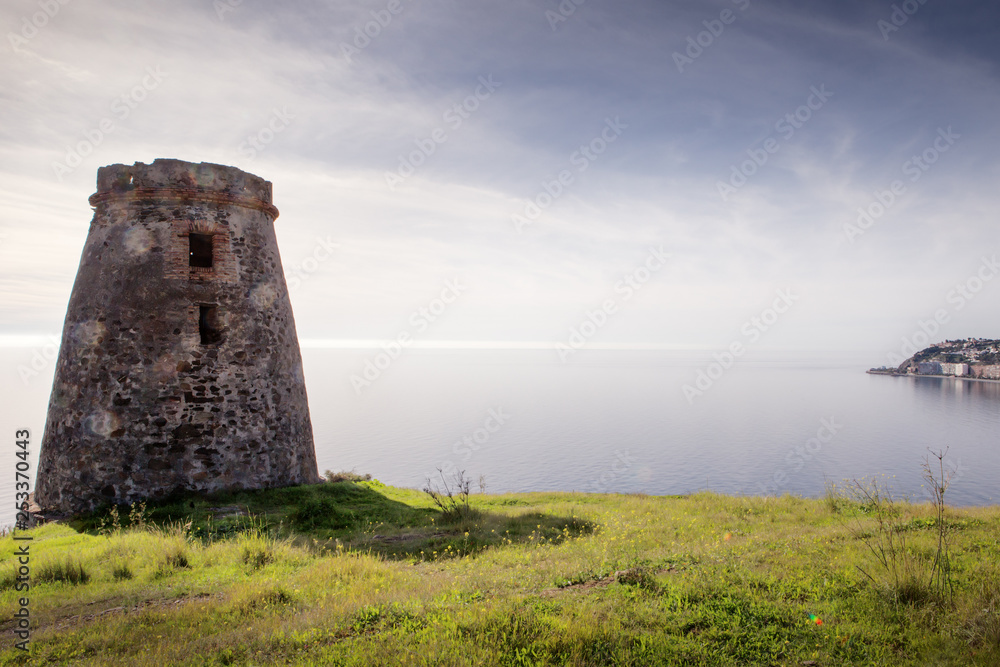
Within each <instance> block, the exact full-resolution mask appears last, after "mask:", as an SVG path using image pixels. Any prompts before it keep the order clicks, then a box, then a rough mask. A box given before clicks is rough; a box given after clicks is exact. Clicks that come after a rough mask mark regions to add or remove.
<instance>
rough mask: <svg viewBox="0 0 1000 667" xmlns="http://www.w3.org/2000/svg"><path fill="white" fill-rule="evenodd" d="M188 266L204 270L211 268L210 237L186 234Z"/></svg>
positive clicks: (207, 235) (209, 235)
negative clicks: (188, 248)
mask: <svg viewBox="0 0 1000 667" xmlns="http://www.w3.org/2000/svg"><path fill="white" fill-rule="evenodd" d="M188 241H189V243H190V255H189V256H190V258H191V259H190V264H191V266H198V267H201V268H204V269H208V268H211V266H212V235H211V234H188Z"/></svg>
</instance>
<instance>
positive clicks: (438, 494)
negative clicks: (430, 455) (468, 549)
mask: <svg viewBox="0 0 1000 667" xmlns="http://www.w3.org/2000/svg"><path fill="white" fill-rule="evenodd" d="M438 475H440V476H441V486H440V487H438V485H437V483H436V482H432V481H431V478H430V477H428V478H427V484H426V485H425V486H424V493H426V494H427V495H428V496H430V497H431V501H432V502H433V503H434V504H435V505H437V507H438V509H440V510H441V518H442V519H444V520H445V521H446V522H448V523H457V522H459V521H463V520H465V519H472V518H475V517H476V516H478V514H479V513H478V512H477V511H476V510H474V509H472V507H471V506H470V505H469V493H470V487H471V486H472V480H470V479H468V478H467V477H466V476H465V471H464V470H459V471H458V472H457V473H455V476H454V478H453V479H452V483H451V484H449V483H448V480H446V479H445V477H444V471H443V470H442V469H441V468H438ZM452 485H454V488H452Z"/></svg>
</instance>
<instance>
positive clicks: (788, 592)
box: [0, 481, 1000, 667]
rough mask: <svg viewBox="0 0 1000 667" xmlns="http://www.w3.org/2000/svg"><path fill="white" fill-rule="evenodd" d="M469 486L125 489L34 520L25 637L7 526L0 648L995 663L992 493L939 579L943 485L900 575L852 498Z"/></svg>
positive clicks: (247, 658)
mask: <svg viewBox="0 0 1000 667" xmlns="http://www.w3.org/2000/svg"><path fill="white" fill-rule="evenodd" d="M472 507H473V508H474V509H475V510H476V511H475V514H474V515H473V516H472V517H470V518H468V519H466V520H464V521H461V522H459V523H446V522H442V521H441V515H440V513H439V512H438V511H437V510H435V509H434V508H433V506H432V505H431V503H430V501H429V499H428V498H427V496H426V495H425V494H423V493H420V492H417V491H413V490H407V489H397V488H392V487H387V486H384V485H382V484H381V483H379V482H377V481H341V482H335V483H324V484H319V485H315V486H307V487H296V488H289V489H277V490H270V491H265V492H259V493H239V494H229V495H222V496H214V497H209V498H204V497H195V496H191V497H179V498H174V499H171V500H170V501H168V502H165V503H162V504H158V505H156V506H150V508H149V510H150V511H149V513H148V514H149V516H150V519H149V520H148V521H145V522H144V521H142V520H138V519H136V514H135V512H133V519H135V523H136V524H137V525H135V526H131V527H130V526H128V525H127V524H128V523H129V522H128V514H129V512H128V509H127V508H125V509H124V510H123V511H119V516H120V517H121V520H120V522H119V526H118V527H114V526H109V525H107V524H108V522H107V521H106V522H105V524H106V525H105V527H104V530H103V532H102V533H100V534H98V532H97V530H98V528H99V526H100V519H101V516H100V515H95V516H91V517H87V518H84V519H82V520H79V521H77V522H75V523H74V524H73V525H71V526H70V525H48V526H43V527H41V528H37V529H35V530H33V531H31V533H32V534H33V536H34V540H33V541H32V543H31V558H32V560H31V568H32V575H33V581H32V590H31V593H30V599H31V603H30V608H31V614H32V621H33V626H34V628H33V635H32V652H31V656H30V659H29V658H28V657H26V656H24V655H22V654H21V652H18V651H16V650H14V649H13V648H12V645H13V635H12V634H11V632H10V630H11V629H12V627H13V622H12V621H11V620H6V619H10V618H11V613H8V612H12V610H13V609H14V606H15V602H16V600H17V598H18V597H20V596H22V595H23V593H17V592H15V591H14V590H13V583H14V579H13V574H12V572H13V563H12V558H11V554H12V553H13V551H14V543H13V541H12V539H11V538H10V537H5V538H2V539H0V559H2V563H0V604H2V606H3V610H4V611H3V616H2V618H0V625H2V626H3V628H2V629H3V632H2V636H4V637H7V640H6V641H5V642H4V644H3V645H2V648H3V652H2V653H0V664H4V665H6V664H11V665H15V664H109V665H165V664H171V665H173V664H192V665H196V664H197V665H205V664H207V665H240V664H254V665H265V664H306V665H308V664H316V665H320V664H335V665H395V664H413V665H607V664H615V665H768V666H770V665H790V666H791V665H801V664H803V663H806V662H807V661H815V662H814V664H816V665H820V666H823V667H827V666H832V665H996V664H1000V508H970V509H961V510H956V509H950V510H949V520H950V521H952V522H954V524H955V526H956V528H955V530H953V532H952V534H951V541H952V544H951V557H952V574H953V577H954V585H955V596H954V599H953V600H951V601H947V600H942V599H939V598H937V597H936V596H935V595H934V593H933V590H932V589H931V588H930V587H929V585H928V584H927V582H925V581H922V580H921V576H922V573H924V572H929V567H930V563H931V562H932V561H933V558H934V546H935V544H936V532H935V526H936V521H935V514H934V511H933V508H932V507H931V506H930V505H912V504H902V505H900V506H899V507H900V508H901V512H902V516H900V517H899V525H900V526H901V527H902V530H905V532H906V545H907V550H908V551H907V554H906V556H907V558H908V559H909V560H908V563H909V567H910V568H911V569H912V571H913V572H915V573H916V574H917V578H916V579H915V580H914V581H913V582H908V583H907V585H908V586H909V585H912V586H915V587H916V590H915V591H904V593H905V595H900V594H898V593H900V592H899V591H896V592H893V591H891V590H889V589H888V588H887V587H886V585H884V584H883V583H881V582H873V581H871V580H870V579H868V578H867V577H866V576H865V575H863V574H862V573H861V572H860V571H859V569H858V567H859V566H861V567H863V568H865V569H866V570H867V571H868V572H877V571H878V570H877V567H876V566H875V564H874V563H873V562H872V560H871V558H870V554H869V552H868V550H867V548H866V547H865V545H864V544H863V542H862V541H861V540H860V539H859V533H858V531H857V525H858V524H857V520H858V519H860V521H861V525H862V527H863V526H864V522H866V521H868V520H869V519H868V518H866V508H864V507H863V506H860V505H857V504H853V503H851V502H849V501H847V500H844V499H839V500H838V501H837V502H832V501H831V499H827V500H805V499H801V498H796V497H792V496H785V497H782V498H777V499H775V498H770V499H767V498H737V497H727V496H720V495H714V494H709V493H699V494H696V495H692V496H686V497H652V496H638V495H629V496H624V495H594V494H575V493H528V494H511V495H501V496H493V495H474V496H472ZM104 516H105V518H106V516H107V515H106V513H105V515H104ZM120 524H126V525H124V526H122V525H120ZM894 593H895V594H894ZM811 617H812V618H818V619H821V620H822V623H821V624H817V623H816V622H814V621H813V620H811Z"/></svg>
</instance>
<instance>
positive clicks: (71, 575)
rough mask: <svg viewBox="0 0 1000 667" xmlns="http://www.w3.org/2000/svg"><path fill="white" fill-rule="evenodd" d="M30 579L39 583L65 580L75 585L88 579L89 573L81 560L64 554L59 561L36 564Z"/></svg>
mask: <svg viewBox="0 0 1000 667" xmlns="http://www.w3.org/2000/svg"><path fill="white" fill-rule="evenodd" d="M32 579H34V580H35V581H37V582H39V583H43V582H57V581H65V582H67V583H70V584H73V585H74V586H76V585H78V584H85V583H87V582H88V581H90V573H88V572H87V569H86V568H85V567H84V566H83V563H82V562H80V561H79V560H77V559H76V558H74V557H72V556H66V558H65V559H63V560H61V561H58V560H57V561H50V562H47V563H46V562H43V563H42V564H41V565H39V566H38V570H37V571H35V572H33V573H32Z"/></svg>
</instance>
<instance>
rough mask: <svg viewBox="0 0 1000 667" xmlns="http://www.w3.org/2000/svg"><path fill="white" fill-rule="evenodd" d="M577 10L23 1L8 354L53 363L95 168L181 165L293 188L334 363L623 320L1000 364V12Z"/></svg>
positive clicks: (10, 55) (489, 4) (286, 256)
mask: <svg viewBox="0 0 1000 667" xmlns="http://www.w3.org/2000/svg"><path fill="white" fill-rule="evenodd" d="M575 2H580V0H575ZM575 2H574V0H563V2H562V3H561V4H560V2H558V1H557V0H502V1H501V0H483V1H479V2H476V1H473V2H457V1H454V0H451V1H440V0H372V1H364V2H360V1H359V2H342V1H338V0H327V1H326V2H321V1H305V2H294V3H292V2H287V3H280V4H279V3H268V2H264V1H263V0H243V1H242V2H237V0H229V2H226V0H217V1H215V2H213V0H179V1H177V2H171V3H169V4H168V3H149V2H134V1H133V2H125V1H124V0H121V1H115V0H103V1H95V2H81V1H79V0H75V1H68V0H63V2H60V0H9V1H8V2H5V3H4V4H3V6H2V8H0V26H2V27H3V33H4V39H3V52H2V54H0V63H2V65H0V118H2V119H3V122H2V124H0V169H2V172H3V173H2V178H0V253H2V261H0V315H2V318H0V343H5V344H7V345H19V344H25V343H29V344H30V343H33V342H36V341H38V340H40V339H43V338H44V337H46V336H49V335H58V333H59V331H60V329H61V326H62V320H63V317H64V315H65V309H66V304H67V301H68V298H69V294H70V290H71V288H72V284H73V280H74V277H75V274H76V270H77V265H78V262H79V258H80V253H81V250H82V247H83V243H84V240H85V238H86V234H87V228H88V222H89V220H90V217H91V209H90V207H89V205H88V203H87V197H88V196H89V195H90V194H91V193H92V192H93V191H94V186H95V177H96V171H97V169H98V168H99V167H100V166H103V165H107V164H112V163H125V164H131V163H133V162H137V161H139V162H146V163H149V162H151V161H152V160H154V159H156V158H178V159H183V160H188V161H192V162H214V163H221V164H227V165H233V166H236V167H239V168H241V169H244V170H246V171H249V172H252V173H254V174H257V175H259V176H261V177H263V178H266V179H267V180H270V181H272V182H273V184H274V201H275V204H276V205H277V207H278V208H279V209H280V211H281V216H280V217H279V218H278V220H277V221H276V223H275V224H276V229H277V234H278V240H279V245H280V249H281V253H282V259H283V263H284V265H285V270H286V275H287V276H288V282H289V289H290V294H291V299H292V303H293V307H294V312H295V317H296V323H297V327H298V333H299V337H300V339H302V340H305V341H310V344H315V345H323V344H333V343H329V341H337V340H340V341H365V340H373V339H375V340H381V339H393V338H397V337H398V336H399V335H400V334H403V333H408V334H410V335H412V336H413V338H414V339H416V340H418V341H420V342H421V344H424V345H432V344H434V342H435V341H463V342H464V344H465V345H476V344H483V343H482V342H483V341H490V342H491V343H490V344H512V345H528V344H535V343H540V344H543V345H544V344H548V343H550V342H560V341H562V342H565V341H568V340H569V337H570V335H571V331H572V330H573V329H574V328H575V329H577V330H580V328H581V327H582V326H583V325H584V323H586V322H588V321H589V320H588V312H589V313H591V315H593V314H594V313H595V312H596V311H597V310H599V309H601V308H602V305H603V304H605V303H606V302H608V301H609V300H610V301H611V302H613V305H614V308H613V309H612V310H613V312H611V313H610V314H608V315H607V316H606V318H605V317H602V316H600V315H597V316H596V319H597V320H600V326H596V327H593V330H594V333H593V334H591V335H589V336H587V341H588V343H589V344H591V345H594V346H606V347H614V346H628V345H647V346H657V347H668V348H669V347H677V348H690V347H703V348H718V349H721V348H724V347H727V346H729V345H730V344H731V343H732V342H734V341H740V342H743V343H747V344H748V345H750V346H756V347H758V348H759V349H761V350H768V349H817V350H862V351H865V352H870V353H871V354H872V364H873V365H875V364H877V363H879V362H882V361H884V359H885V356H886V355H887V354H889V353H892V352H893V351H897V350H899V349H900V346H901V340H902V339H903V338H907V339H913V337H914V335H915V334H917V333H918V332H920V325H919V322H920V321H924V322H925V323H928V322H929V321H930V320H932V319H934V317H935V315H936V314H937V315H938V316H939V319H941V320H942V321H943V322H944V323H943V324H941V325H928V326H929V328H930V329H932V330H933V331H934V332H933V334H932V336H931V339H932V340H933V339H943V338H958V337H963V338H964V337H968V336H976V337H987V338H989V337H992V338H1000V327H998V322H997V317H996V312H997V308H998V306H1000V279H998V280H992V278H994V277H998V278H1000V276H997V275H996V274H997V273H998V272H1000V266H997V265H996V263H995V258H996V255H997V253H998V251H1000V243H998V241H997V238H998V235H997V211H998V210H1000V188H998V187H997V182H998V180H1000V167H998V160H997V157H996V156H997V155H998V153H1000V129H998V125H997V122H996V120H995V118H996V114H997V109H998V108H1000V80H998V75H1000V69H998V57H1000V40H998V39H997V35H996V32H997V27H998V26H1000V7H997V6H996V5H994V4H993V3H989V2H964V1H950V2H945V1H944V0H924V1H923V2H920V1H919V0H907V2H896V3H893V2H861V1H860V0H858V1H837V2H833V1H826V2H812V3H808V7H807V8H806V7H803V6H801V5H802V3H794V2H791V0H772V1H764V0H749V1H747V0H735V1H733V0H719V1H715V2H710V1H698V2H695V1H693V0H691V1H677V2H668V1H663V2H654V1H651V0H646V1H639V0H636V1H633V2H629V1H623V0H618V1H612V0H586V1H585V2H581V3H580V4H575ZM63 3H65V4H63ZM560 8H562V9H561V10H560ZM570 10H572V11H570ZM560 11H561V12H562V13H560ZM35 24H37V25H40V26H41V27H36V25H35ZM365 30H367V31H368V32H369V33H370V35H365V34H364V32H365ZM456 107H457V108H456ZM108 130H110V132H109V131H108ZM755 160H756V161H755ZM401 162H402V165H401ZM411 172H412V173H411ZM734 172H738V174H737V175H734ZM560 178H562V179H563V182H562V183H560V182H559V179H560ZM720 184H724V185H721V186H720ZM894 190H895V191H894ZM880 199H881V200H882V201H881V202H880V201H879V200H880ZM531 202H534V203H535V204H536V205H538V209H537V210H532V209H531V208H530V206H529V204H530V203H531ZM859 208H863V209H868V210H869V211H871V212H873V213H875V214H876V215H872V217H871V218H869V219H868V220H862V223H863V225H865V227H862V226H861V225H859V224H858V220H859V212H858V211H859ZM880 212H881V215H878V214H879V213H880ZM518 215H519V216H521V218H517V217H515V216H518ZM518 221H520V222H518ZM991 230H992V231H991ZM660 253H663V254H668V255H669V259H668V260H667V261H666V262H665V263H662V262H659V261H651V262H650V258H651V257H654V256H656V255H658V254H660ZM647 262H650V263H649V264H647ZM661 264H662V266H661ZM646 267H652V268H653V270H650V268H646ZM647 277H648V280H646V281H645V282H643V280H645V279H646V278H647ZM628 280H632V281H633V282H635V283H636V284H637V285H640V284H641V287H638V288H636V289H633V288H631V287H628V284H627V281H628ZM454 281H458V283H457V284H459V285H460V286H461V289H460V290H459V293H458V295H457V297H456V298H454V299H452V301H453V303H449V304H446V306H445V307H444V308H443V309H440V308H439V306H438V304H437V302H436V299H437V298H439V297H440V295H441V294H442V291H443V290H445V289H447V285H449V283H451V284H454ZM780 293H783V294H786V295H787V294H789V293H790V294H791V295H792V297H793V298H792V299H791V303H790V305H787V306H786V305H784V302H782V308H781V309H783V310H785V311H786V312H783V313H781V314H780V315H778V316H777V318H776V319H775V320H774V321H773V322H772V323H771V324H768V325H766V330H765V329H764V328H759V329H758V328H757V326H756V325H749V326H750V328H751V329H753V330H757V331H758V332H759V336H757V337H755V338H753V339H752V340H751V337H750V336H748V335H747V333H746V331H747V326H748V323H751V322H752V321H753V318H755V317H757V318H760V317H761V316H762V315H763V316H764V317H765V319H768V318H769V317H770V315H769V314H768V311H767V309H768V308H769V307H771V306H772V305H773V304H775V303H776V300H780V299H781V298H782V297H781V296H780ZM421 308H425V309H432V310H433V309H440V310H441V312H440V314H439V315H436V316H434V318H433V321H430V319H426V320H424V317H423V316H422V315H420V314H419V313H420V309H421ZM942 312H943V313H944V317H943V318H942V317H940V315H941V313H942ZM605 319H606V322H605ZM421 321H425V322H426V324H425V325H423V326H422V325H421V324H420V322H421ZM918 340H920V339H919V338H918ZM320 341H327V343H322V342H320ZM477 342H478V343H477ZM347 344H348V345H350V344H353V343H347Z"/></svg>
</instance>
